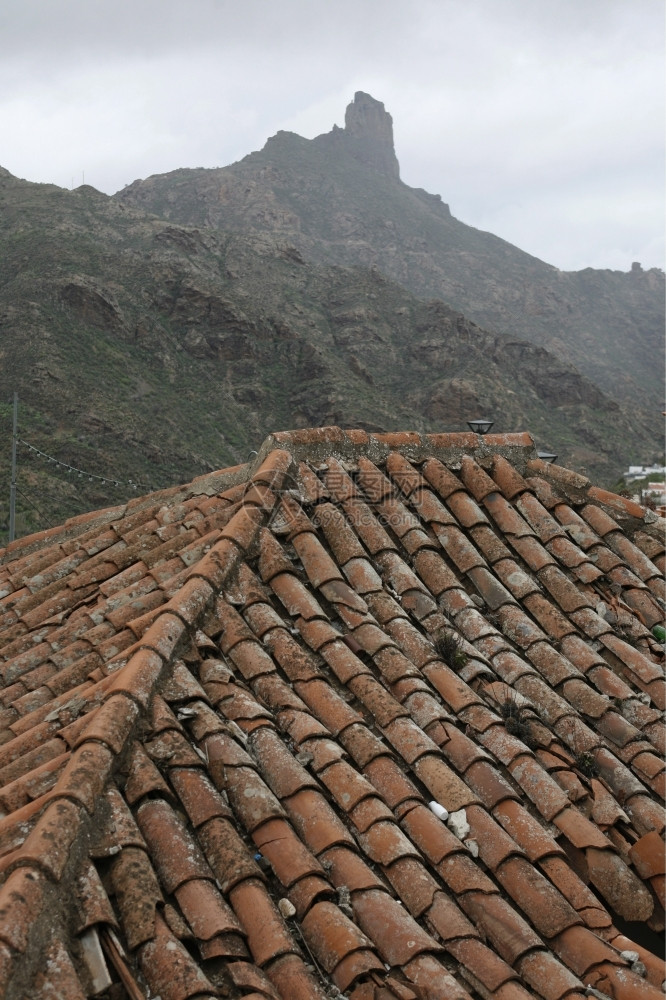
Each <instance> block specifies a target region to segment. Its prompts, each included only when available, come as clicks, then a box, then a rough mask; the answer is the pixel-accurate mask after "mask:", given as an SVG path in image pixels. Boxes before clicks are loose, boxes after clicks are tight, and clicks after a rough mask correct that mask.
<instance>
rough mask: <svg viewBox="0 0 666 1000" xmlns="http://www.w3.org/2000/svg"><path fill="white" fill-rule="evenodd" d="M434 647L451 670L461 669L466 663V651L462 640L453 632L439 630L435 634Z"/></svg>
mask: <svg viewBox="0 0 666 1000" xmlns="http://www.w3.org/2000/svg"><path fill="white" fill-rule="evenodd" d="M435 649H436V650H437V652H438V654H439V656H441V658H442V659H443V660H444V663H446V664H447V665H448V666H449V667H451V669H452V670H462V668H463V667H464V666H465V664H466V663H467V653H466V652H465V651H464V649H463V648H462V640H461V638H460V636H459V635H456V634H455V632H440V633H439V634H438V635H437V636H435Z"/></svg>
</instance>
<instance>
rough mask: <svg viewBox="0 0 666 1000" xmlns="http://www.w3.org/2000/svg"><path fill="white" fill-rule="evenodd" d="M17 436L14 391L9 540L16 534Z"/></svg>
mask: <svg viewBox="0 0 666 1000" xmlns="http://www.w3.org/2000/svg"><path fill="white" fill-rule="evenodd" d="M17 437H18V393H17V392H15V393H14V426H13V428H12V478H11V482H10V484H9V541H10V542H13V541H14V535H15V534H16V439H17Z"/></svg>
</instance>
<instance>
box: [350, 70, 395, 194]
mask: <svg viewBox="0 0 666 1000" xmlns="http://www.w3.org/2000/svg"><path fill="white" fill-rule="evenodd" d="M345 133H346V134H347V135H348V136H349V138H350V139H351V140H352V141H353V143H354V155H355V156H356V157H357V159H359V160H361V161H362V162H363V163H367V164H368V166H371V167H374V169H375V170H378V171H380V173H382V174H387V175H388V176H389V177H395V179H396V180H398V178H399V176H400V166H399V164H398V160H397V157H396V155H395V149H394V147H393V119H392V118H391V116H390V114H389V113H388V111H386V110H385V109H384V105H383V104H382V102H381V101H376V100H375V99H374V97H371V96H370V94H364V93H363V91H361V90H359V91H357V92H356V94H354V100H353V101H352V103H351V104H349V105H348V106H347V110H346V112H345Z"/></svg>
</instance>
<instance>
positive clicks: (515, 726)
mask: <svg viewBox="0 0 666 1000" xmlns="http://www.w3.org/2000/svg"><path fill="white" fill-rule="evenodd" d="M498 707H499V711H500V715H501V716H502V718H503V719H504V726H505V728H506V731H507V733H510V734H511V735H512V736H516V737H517V738H518V739H519V740H522V741H523V743H524V744H525V746H528V747H534V746H535V745H536V740H535V739H534V736H533V734H532V721H531V719H530V717H529V714H528V706H527V705H526V704H524V703H520V702H519V701H518V699H517V697H516V694H515V692H514V691H512V690H511V689H510V688H508V689H507V693H506V696H505V698H504V699H503V700H502V701H500V702H498Z"/></svg>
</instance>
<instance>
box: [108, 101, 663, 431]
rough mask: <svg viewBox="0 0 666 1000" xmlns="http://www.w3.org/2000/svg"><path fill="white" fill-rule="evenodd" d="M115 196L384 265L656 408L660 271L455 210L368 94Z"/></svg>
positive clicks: (333, 256)
mask: <svg viewBox="0 0 666 1000" xmlns="http://www.w3.org/2000/svg"><path fill="white" fill-rule="evenodd" d="M116 197H117V198H118V199H119V200H121V201H122V202H123V203H124V204H133V205H137V206H141V207H142V208H144V209H146V210H147V211H150V212H154V213H156V214H158V215H161V216H163V217H165V218H169V219H172V220H174V221H178V222H179V223H185V224H194V225H205V226H209V227H213V228H217V229H219V230H221V231H226V230H234V231H236V232H246V233H255V234H257V235H259V234H260V235H262V236H264V237H265V236H266V235H268V234H272V235H273V236H275V237H279V238H280V239H285V240H287V241H288V242H289V243H290V244H292V245H293V246H295V247H296V249H297V250H298V252H300V253H301V254H302V255H303V257H304V259H307V260H311V261H314V262H318V263H328V264H330V263H333V264H340V265H343V266H362V267H376V268H378V269H379V270H381V271H382V272H383V273H384V274H385V275H386V276H387V277H390V278H391V279H392V280H394V281H397V282H398V283H400V284H401V285H403V286H404V287H405V288H406V289H408V290H409V291H410V292H412V293H413V294H414V295H417V296H418V297H420V298H423V299H429V298H441V299H443V300H444V301H445V302H448V303H449V304H450V305H451V306H453V307H454V308H456V309H458V310H460V311H461V312H463V313H464V314H465V315H466V316H467V317H468V318H470V319H472V320H474V321H475V322H477V323H478V324H479V325H480V326H483V327H484V328H485V329H488V330H494V331H497V332H503V333H508V334H509V335H511V336H514V337H519V338H520V339H522V340H527V341H531V342H533V343H535V344H538V345H540V346H542V347H546V348H547V349H548V350H549V351H550V352H551V353H552V354H555V355H557V356H558V357H559V358H560V359H561V360H562V361H564V362H566V363H572V364H574V365H575V366H576V367H577V368H579V369H580V370H581V371H582V372H584V373H585V375H587V377H588V378H589V379H591V380H592V381H593V382H595V383H596V384H597V385H598V386H599V387H600V388H601V389H603V390H604V392H606V393H608V394H610V395H611V396H613V397H614V398H617V399H621V400H623V401H625V402H626V403H627V404H628V405H630V406H632V407H634V408H636V409H640V410H642V411H643V413H644V414H645V416H646V417H647V415H648V414H651V415H652V416H654V414H655V413H657V412H659V411H660V409H661V405H662V402H663V398H662V397H663V385H662V381H663V380H662V372H663V362H662V358H663V330H664V275H663V272H661V271H657V270H651V271H647V272H644V271H642V270H641V269H640V267H634V268H633V269H632V270H631V271H629V272H627V273H623V272H619V271H598V270H593V269H591V268H588V269H586V270H583V271H579V272H571V273H566V272H562V271H560V270H558V269H557V268H555V267H552V266H551V265H549V264H547V263H544V262H543V261H540V260H538V259H537V258H535V257H532V256H530V255H529V254H526V253H524V252H523V251H521V250H519V249H518V248H517V247H514V246H512V245H511V244H509V243H507V242H505V241H504V240H502V239H499V238H498V237H497V236H493V235H492V234H490V233H484V232H481V231H479V230H476V229H473V228H472V227H470V226H467V225H465V224H464V223H462V222H460V221H459V220H457V219H455V218H453V217H452V216H451V214H450V211H449V209H448V206H447V205H446V204H444V203H443V202H442V201H441V199H440V198H439V197H438V196H436V195H430V194H427V193H426V192H425V191H422V190H418V189H414V188H410V187H408V186H407V185H405V184H404V183H402V182H401V181H400V179H399V167H398V161H397V158H396V155H395V151H394V147H393V127H392V120H391V116H390V115H389V114H388V113H387V112H386V111H385V110H384V106H383V105H382V104H381V103H380V102H379V101H376V100H374V99H373V98H372V97H370V96H369V95H367V94H362V93H359V94H356V96H355V98H354V101H353V102H352V103H351V104H350V105H349V107H348V108H347V112H346V116H345V127H344V129H341V128H337V127H336V128H334V129H333V130H332V131H331V132H328V133H326V134H324V135H321V136H318V137H317V138H315V139H312V140H307V139H303V138H301V137H300V136H297V135H293V134H290V133H284V132H283V133H279V135H278V136H276V137H274V138H273V139H270V140H269V141H268V142H267V143H266V146H265V147H264V149H263V150H261V151H260V152H257V153H252V154H250V155H249V156H247V157H245V158H244V159H243V160H241V161H240V162H239V163H235V164H233V165H232V166H229V167H224V168H221V169H217V170H185V171H183V170H180V171H175V172H174V173H171V174H166V175H161V176H156V177H151V178H149V179H148V180H145V181H137V182H135V183H134V184H132V185H130V186H129V187H128V188H125V189H124V190H123V191H121V192H119V193H118V195H117V196H116Z"/></svg>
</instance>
